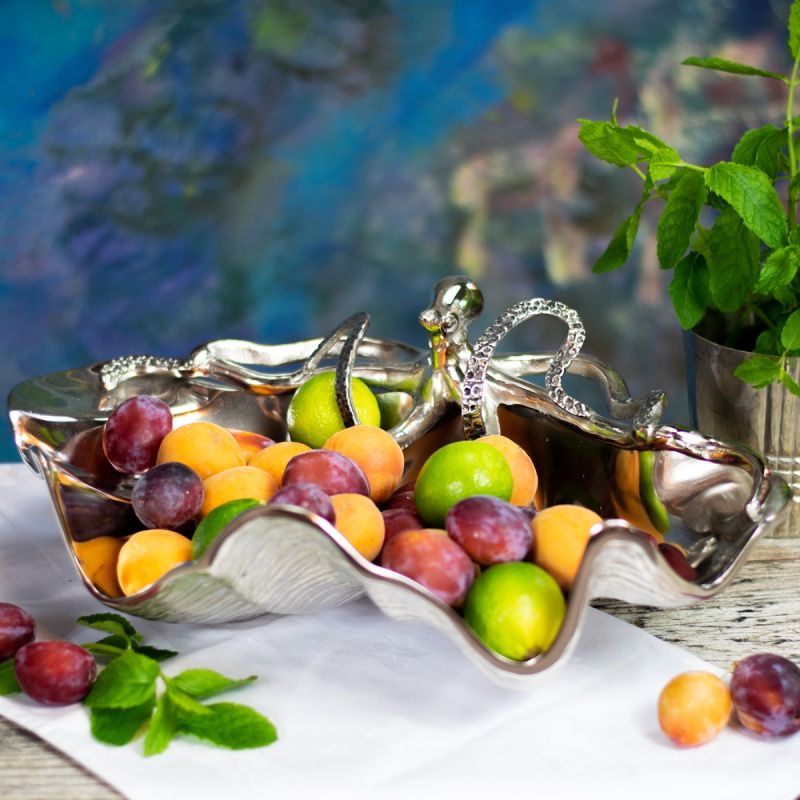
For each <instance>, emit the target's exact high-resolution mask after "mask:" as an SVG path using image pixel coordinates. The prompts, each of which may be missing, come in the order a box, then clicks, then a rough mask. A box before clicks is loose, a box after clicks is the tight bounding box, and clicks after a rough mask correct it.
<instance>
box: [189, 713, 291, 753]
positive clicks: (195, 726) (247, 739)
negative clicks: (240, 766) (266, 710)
mask: <svg viewBox="0 0 800 800" xmlns="http://www.w3.org/2000/svg"><path fill="white" fill-rule="evenodd" d="M206 708H207V709H208V711H209V713H208V714H205V715H203V716H192V717H189V718H188V719H186V720H181V722H180V730H181V731H183V732H184V733H190V734H192V735H194V736H197V737H198V738H199V739H206V740H207V741H209V742H213V743H214V744H216V745H218V746H219V747H227V748H229V749H231V750H243V749H246V748H251V747H265V746H266V745H269V744H272V743H273V742H274V741H275V740H276V739H277V738H278V734H277V731H276V730H275V726H274V725H273V724H272V723H271V722H270V721H269V720H268V719H267V718H266V717H264V716H262V715H261V714H259V713H258V712H257V711H255V710H254V709H252V708H248V707H247V706H242V705H239V704H237V703H213V704H211V705H209V706H206Z"/></svg>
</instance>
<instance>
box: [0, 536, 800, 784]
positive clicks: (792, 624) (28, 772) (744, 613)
mask: <svg viewBox="0 0 800 800" xmlns="http://www.w3.org/2000/svg"><path fill="white" fill-rule="evenodd" d="M598 605H599V606H600V607H601V608H603V609H605V610H607V611H610V612H611V613H613V614H615V615H617V616H618V617H620V618H622V619H624V620H627V621H628V622H631V623H633V624H634V625H638V626H639V627H641V628H644V629H645V630H647V631H649V632H650V633H652V634H654V635H655V636H658V637H660V638H661V639H665V640H667V641H670V642H674V643H675V644H677V645H680V646H681V647H684V648H686V649H687V650H690V651H691V652H693V653H695V654H696V655H698V656H700V657H702V658H704V659H706V660H708V661H710V662H711V663H713V664H716V665H718V666H720V667H727V666H728V665H730V664H731V662H733V661H735V660H736V659H739V658H742V657H744V656H746V655H749V654H751V653H756V652H764V651H767V652H773V653H779V654H781V655H783V656H786V657H787V658H790V659H792V660H794V661H796V662H797V663H800V539H765V540H762V541H761V542H760V543H759V544H758V546H757V547H756V549H755V550H754V552H753V554H752V556H751V558H750V560H749V561H748V563H747V564H745V566H744V567H743V568H742V571H741V572H740V574H739V576H738V578H737V579H736V581H735V582H734V584H733V585H732V586H731V587H729V588H728V589H727V590H726V591H724V592H722V593H721V594H720V595H718V596H717V597H716V598H714V599H712V600H711V601H709V602H707V603H705V604H703V605H702V606H692V607H689V608H683V609H672V610H660V609H659V610H654V609H648V608H641V607H636V606H626V605H623V604H621V603H616V602H603V603H602V604H598ZM0 787H2V791H0V796H2V798H3V800H31V798H36V800H51V799H52V800H73V798H75V799H77V798H80V800H101V798H103V800H105V798H118V797H120V796H121V795H119V794H118V793H117V792H116V791H114V790H113V789H111V788H110V787H109V786H108V785H107V784H105V783H103V782H102V781H100V780H98V779H97V778H96V777H95V776H94V775H92V774H91V773H89V772H87V771H86V770H84V769H83V768H82V767H80V766H78V765H76V764H75V763H74V762H72V761H71V760H70V759H69V758H68V757H67V756H65V755H63V754H62V753H60V752H59V751H57V750H55V749H53V748H52V747H50V746H49V745H48V744H45V743H44V742H43V741H42V740H41V739H39V738H38V737H37V736H34V735H32V734H30V733H28V732H26V731H24V730H22V729H21V728H19V727H17V726H16V725H14V724H13V723H11V722H8V721H7V720H5V719H3V718H2V717H0ZM799 791H800V789H799Z"/></svg>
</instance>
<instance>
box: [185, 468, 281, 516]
mask: <svg viewBox="0 0 800 800" xmlns="http://www.w3.org/2000/svg"><path fill="white" fill-rule="evenodd" d="M203 489H204V490H205V493H204V496H203V505H202V507H201V508H200V516H201V517H204V516H205V515H206V514H208V513H209V511H213V510H214V509H215V508H217V507H218V506H221V505H222V504H223V503H228V502H230V501H231V500H245V499H248V498H252V499H254V500H258V501H260V502H262V503H266V502H267V500H269V499H270V497H272V495H274V494H275V492H277V491H278V484H277V482H276V481H275V479H274V478H273V477H272V475H270V474H269V472H267V471H266V470H263V469H259V468H258V467H246V466H245V467H230V468H229V469H224V470H222V472H217V473H216V474H214V475H212V476H211V477H210V478H206V479H205V480H204V481H203Z"/></svg>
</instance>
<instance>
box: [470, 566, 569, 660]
mask: <svg viewBox="0 0 800 800" xmlns="http://www.w3.org/2000/svg"><path fill="white" fill-rule="evenodd" d="M565 610H566V604H565V602H564V595H563V594H562V593H561V589H560V588H559V586H558V584H557V583H556V581H555V579H554V578H553V577H552V576H551V575H550V574H549V573H548V572H545V571H544V570H543V569H542V568H541V567H537V566H536V565H535V564H530V563H528V562H527V561H508V562H506V563H504V564H495V565H494V566H492V567H489V568H488V569H486V570H484V571H483V572H482V573H481V574H480V575H479V576H478V577H477V578H476V579H475V582H474V583H473V584H472V587H471V588H470V590H469V594H468V595H467V600H466V603H465V604H464V619H465V621H466V622H467V624H468V625H469V626H470V628H472V630H473V631H475V633H476V634H477V636H478V638H479V639H480V640H481V641H482V642H483V643H484V644H485V645H486V646H487V647H490V648H491V649H492V650H494V651H495V652H497V653H500V654H501V655H504V656H506V657H507V658H513V659H516V660H518V661H524V660H525V659H528V658H531V657H532V656H535V655H537V654H538V653H543V652H545V650H547V649H548V648H549V647H550V645H551V644H552V643H553V640H554V639H555V638H556V634H557V633H558V631H559V629H560V628H561V623H562V622H563V620H564V612H565Z"/></svg>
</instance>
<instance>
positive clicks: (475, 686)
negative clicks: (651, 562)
mask: <svg viewBox="0 0 800 800" xmlns="http://www.w3.org/2000/svg"><path fill="white" fill-rule="evenodd" d="M0 497H1V498H2V500H1V501H0V600H2V601H6V602H12V603H16V604H18V605H20V606H22V607H23V608H25V609H26V610H27V611H29V612H30V613H31V614H33V616H34V617H35V618H36V619H37V621H38V624H39V638H67V639H71V640H73V641H77V642H86V641H93V640H94V639H95V638H96V637H95V636H94V635H93V632H92V631H89V630H88V629H86V628H82V627H81V626H78V625H76V624H75V619H76V618H77V617H78V616H80V615H82V614H89V613H95V612H99V611H103V610H105V607H104V606H102V605H101V604H99V603H97V602H96V601H94V600H93V599H92V598H91V597H90V596H89V594H88V593H87V592H86V590H85V589H84V587H83V585H82V583H81V581H80V579H79V578H78V576H77V574H76V573H75V571H74V568H73V566H72V563H71V561H70V559H69V557H68V554H67V552H66V549H65V546H64V543H63V542H62V540H61V537H60V534H59V532H58V530H57V526H56V522H55V517H54V514H53V511H52V510H51V507H50V504H49V500H48V497H47V494H46V490H45V487H44V484H43V482H42V481H40V480H39V479H37V478H36V477H35V476H34V475H33V474H32V473H30V472H29V471H28V470H27V469H26V468H24V467H23V466H22V465H0ZM133 622H134V624H135V625H136V626H137V627H138V628H139V630H141V631H142V632H143V633H144V634H145V636H146V638H147V640H148V641H149V642H151V643H152V644H154V645H156V646H163V647H168V648H171V649H174V650H178V651H179V652H180V654H181V655H180V656H179V657H178V658H175V659H172V660H170V661H167V662H165V664H164V665H163V666H164V669H165V671H166V672H167V673H168V674H175V673H177V672H179V671H180V670H182V669H186V668H189V667H205V668H210V669H215V670H218V671H220V672H222V673H224V674H226V675H229V676H231V677H244V676H246V675H249V674H251V673H256V674H258V675H259V680H258V681H257V682H256V683H255V684H254V685H252V686H250V687H247V688H246V689H244V690H240V691H237V692H232V693H230V694H229V695H222V696H221V697H220V699H221V700H230V701H231V702H241V703H246V704H248V705H251V706H253V707H254V708H256V709H258V710H259V711H261V712H262V713H264V714H266V715H267V716H268V717H269V718H270V719H271V720H272V721H273V722H274V723H275V725H276V726H277V728H278V733H279V737H280V738H279V740H278V742H276V743H275V744H273V745H272V746H270V747H266V748H263V749H258V750H246V751H239V752H231V751H227V750H220V749H216V748H213V747H209V746H207V745H204V744H202V743H199V742H195V741H189V740H186V739H181V740H175V741H173V743H172V744H171V745H170V747H169V749H168V750H167V751H166V752H165V753H163V754H161V755H158V756H154V757H152V758H147V759H145V758H144V757H143V755H142V741H141V738H140V739H138V740H136V741H134V742H133V743H131V744H129V745H127V746H125V747H121V748H117V747H110V746H106V745H103V744H100V743H98V742H96V741H94V740H93V739H92V738H91V736H90V733H89V721H88V715H87V712H86V710H85V709H84V708H83V707H82V706H80V705H76V706H70V707H65V708H56V709H54V708H45V707H42V706H38V705H36V704H35V703H34V702H32V701H30V700H28V699H27V698H25V697H23V696H21V695H15V696H11V697H6V698H2V697H0V713H1V714H3V715H4V716H5V717H7V718H9V719H11V720H14V721H15V722H17V723H18V724H20V725H23V726H24V727H26V728H28V729H30V730H32V731H34V732H35V733H37V734H38V735H39V736H41V737H42V738H44V739H46V740H47V741H49V742H50V743H51V744H53V745H55V746H56V747H57V748H59V749H61V750H63V751H64V752H66V753H68V754H69V755H70V756H71V757H72V758H74V759H75V760H77V761H78V762H80V763H81V764H84V765H85V766H86V767H88V768H89V769H90V770H92V771H93V772H95V773H96V774H98V775H100V776H102V777H103V778H104V779H105V780H107V781H108V782H109V783H111V784H112V785H113V786H115V787H117V788H118V789H119V791H120V792H122V793H123V794H124V795H126V796H127V797H129V798H131V800H140V799H141V800H153V799H154V798H156V800H158V798H170V800H182V798H187V800H189V798H191V800H205V798H209V799H211V798H213V800H218V799H219V798H220V797H240V798H249V797H259V798H260V797H264V798H280V800H285V799H286V798H295V797H297V798H305V797H313V796H319V797H326V798H327V797H348V798H361V797H364V798H367V797H368V798H374V799H376V800H380V798H410V797H413V798H415V800H421V799H422V798H428V797H430V798H436V799H437V800H440V799H441V798H443V797H454V798H457V800H461V798H471V797H481V798H489V797H493V798H509V800H511V799H512V798H522V797H526V798H533V797H536V798H546V799H547V800H561V799H562V798H563V799H565V800H571V799H572V798H576V800H577V799H578V798H580V800H583V798H593V799H594V800H598V799H601V800H602V799H604V798H610V799H613V800H627V798H631V799H633V798H635V799H636V800H639V798H642V797H646V798H648V800H660V798H664V800H675V798H680V800H693V799H694V798H697V800H709V798H725V800H738V799H739V798H741V800H752V799H753V798H754V797H758V798H759V799H760V800H793V798H795V797H797V795H798V793H800V735H797V736H795V737H792V738H788V739H781V740H777V741H761V740H757V739H755V738H752V737H750V736H749V735H747V734H745V733H744V732H742V731H741V730H737V729H735V728H733V727H729V728H728V729H726V730H725V731H723V732H722V733H721V734H720V736H719V737H718V738H717V739H716V740H715V741H713V742H711V743H710V744H707V745H705V746H703V747H700V748H696V749H692V750H679V749H677V748H675V747H674V746H672V745H671V744H670V743H669V742H668V741H667V740H666V739H665V737H664V736H663V734H662V733H661V732H660V730H659V728H658V723H657V720H656V710H655V709H656V701H657V697H658V694H659V692H660V690H661V688H662V686H663V685H664V684H665V683H666V681H667V680H668V679H669V678H671V677H672V676H673V675H675V674H677V673H679V672H681V671H684V670H686V669H698V668H700V669H710V670H712V671H714V672H717V673H719V672H720V670H718V669H716V668H714V667H711V666H710V665H708V664H706V663H705V662H703V661H701V660H700V659H698V658H696V657H694V656H692V655H690V654H689V653H686V652H685V651H683V650H681V649H679V648H677V647H675V646H673V645H669V644H666V643H664V642H662V641H660V640H658V639H656V638H655V637H653V636H651V635H649V634H647V633H645V632H644V631H641V630H639V629H638V628H635V627H633V626H631V625H628V624H626V623H623V622H621V621H619V620H617V619H615V618H613V617H611V616H609V615H607V614H604V613H601V612H599V611H596V610H590V611H589V614H588V616H587V619H586V621H585V627H584V630H583V633H582V634H581V638H580V641H579V644H578V647H577V648H576V651H575V652H574V654H573V656H572V657H571V659H570V661H569V662H568V663H567V664H566V665H565V666H564V667H563V668H562V669H559V670H558V671H557V672H556V673H555V674H553V675H551V676H548V677H547V678H546V680H543V681H541V680H536V679H534V680H533V681H532V682H531V688H530V690H526V691H513V690H505V689H501V688H499V687H497V686H495V685H494V684H492V683H491V682H490V681H489V680H488V679H487V678H485V677H484V676H483V675H482V674H480V673H479V672H478V671H477V670H476V669H475V667H473V666H472V664H471V663H470V662H468V661H467V660H465V659H464V657H463V656H462V655H461V654H460V653H459V652H458V651H457V650H456V649H455V647H454V646H452V645H451V644H450V642H449V641H448V640H446V639H445V638H444V637H442V636H441V635H440V634H438V633H437V632H436V631H435V630H432V629H429V628H427V627H426V626H423V625H414V624H403V623H398V622H395V621H393V620H391V619H389V618H387V617H385V616H384V615H383V614H382V613H381V612H379V611H377V610H376V609H375V608H374V607H373V606H372V605H371V604H370V603H369V602H368V601H357V602H354V603H350V604H348V605H346V606H343V607H341V608H337V609H332V610H330V611H327V612H325V613H320V614H316V615H313V616H304V617H298V616H295V617H283V618H279V619H275V620H273V621H271V622H269V624H265V621H264V620H260V621H259V620H256V621H251V622H248V623H239V624H232V625H225V626H219V627H202V626H190V625H170V624H165V623H153V622H147V621H144V620H137V619H133ZM2 784H3V777H2V774H0V796H2Z"/></svg>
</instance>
